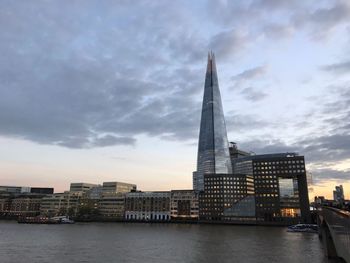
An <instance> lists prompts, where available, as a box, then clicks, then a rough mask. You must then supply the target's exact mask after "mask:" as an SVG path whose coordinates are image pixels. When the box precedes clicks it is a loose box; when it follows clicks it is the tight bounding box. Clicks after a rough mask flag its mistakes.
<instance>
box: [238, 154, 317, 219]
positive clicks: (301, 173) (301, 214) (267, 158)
mask: <svg viewBox="0 0 350 263" xmlns="http://www.w3.org/2000/svg"><path fill="white" fill-rule="evenodd" d="M233 164H234V171H235V173H241V174H246V175H252V176H253V178H254V189H255V190H254V191H255V208H256V219H257V221H265V222H291V223H293V222H305V223H306V222H310V220H311V214H310V204H309V196H308V188H307V180H306V170H305V160H304V156H299V155H298V154H296V153H279V154H264V155H252V156H248V157H242V158H237V159H235V160H234V161H233Z"/></svg>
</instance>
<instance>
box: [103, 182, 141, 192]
mask: <svg viewBox="0 0 350 263" xmlns="http://www.w3.org/2000/svg"><path fill="white" fill-rule="evenodd" d="M136 188H137V187H136V185H135V184H128V183H122V182H104V183H103V185H102V194H103V195H105V194H115V193H128V192H131V191H136Z"/></svg>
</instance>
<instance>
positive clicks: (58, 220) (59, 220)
mask: <svg viewBox="0 0 350 263" xmlns="http://www.w3.org/2000/svg"><path fill="white" fill-rule="evenodd" d="M17 222H18V223H20V224H74V223H75V222H74V221H73V220H71V219H69V217H67V216H56V217H51V218H49V217H43V216H35V217H30V216H26V217H19V218H18V220H17Z"/></svg>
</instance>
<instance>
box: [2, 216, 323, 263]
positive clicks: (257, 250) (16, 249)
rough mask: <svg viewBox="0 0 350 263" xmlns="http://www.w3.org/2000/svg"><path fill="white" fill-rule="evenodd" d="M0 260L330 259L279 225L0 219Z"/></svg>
mask: <svg viewBox="0 0 350 263" xmlns="http://www.w3.org/2000/svg"><path fill="white" fill-rule="evenodd" d="M0 262H1V263H28V262H29V263H31V262H35V263H37V262H38V263H39V262H40V263H44V262H51V263H61V262H69V263H73V262H86V263H90V262H91V263H96V262H107V263H108V262H248V263H250V262H283V263H288V262H298V263H304V262H305V263H306V262H313V263H318V262H329V261H328V260H327V259H326V258H325V257H324V255H323V251H322V245H321V242H320V241H319V239H318V235H317V234H308V233H288V232H286V228H282V227H262V226H228V225H185V224H140V223H76V224H74V225H29V224H17V223H16V222H14V221H0Z"/></svg>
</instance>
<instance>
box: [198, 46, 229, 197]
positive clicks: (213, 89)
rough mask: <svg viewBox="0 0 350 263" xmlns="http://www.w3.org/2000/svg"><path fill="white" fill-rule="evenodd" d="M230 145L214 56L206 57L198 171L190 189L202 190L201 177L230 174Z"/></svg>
mask: <svg viewBox="0 0 350 263" xmlns="http://www.w3.org/2000/svg"><path fill="white" fill-rule="evenodd" d="M231 173H232V165H231V160H230V153H229V145H228V140H227V132H226V124H225V118H224V112H223V109H222V102H221V95H220V90H219V83H218V76H217V72H216V65H215V56H214V54H213V53H212V52H211V53H209V55H208V65H207V72H206V75H205V84H204V96H203V104H202V116H201V125H200V131H199V142H198V156H197V171H196V172H194V173H193V189H194V190H198V191H203V190H204V176H203V175H204V174H231Z"/></svg>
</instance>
